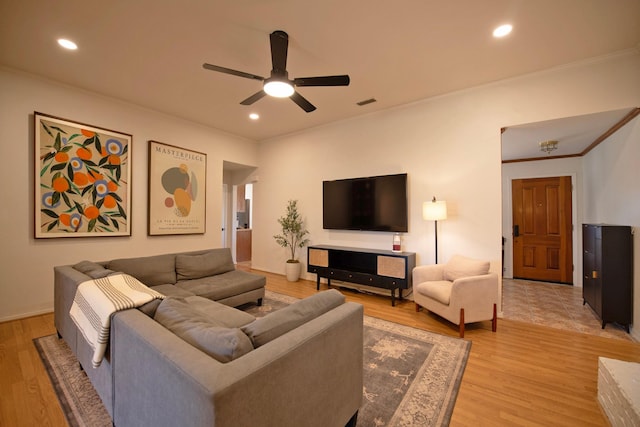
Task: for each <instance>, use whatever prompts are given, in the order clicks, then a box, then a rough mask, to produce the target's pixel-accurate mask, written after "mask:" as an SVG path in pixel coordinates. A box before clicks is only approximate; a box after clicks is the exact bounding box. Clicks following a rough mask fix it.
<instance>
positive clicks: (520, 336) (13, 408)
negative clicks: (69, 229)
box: [0, 273, 640, 427]
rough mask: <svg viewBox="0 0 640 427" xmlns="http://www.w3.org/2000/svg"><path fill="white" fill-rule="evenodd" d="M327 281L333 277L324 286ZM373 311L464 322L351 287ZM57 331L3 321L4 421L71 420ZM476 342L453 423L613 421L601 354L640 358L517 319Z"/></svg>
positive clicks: (278, 286) (303, 288) (438, 326)
mask: <svg viewBox="0 0 640 427" xmlns="http://www.w3.org/2000/svg"><path fill="white" fill-rule="evenodd" d="M263 274H265V275H266V276H267V289H269V290H272V291H275V292H279V293H283V294H287V295H291V296H294V297H298V298H303V297H305V296H308V295H311V294H313V293H315V292H316V290H315V282H309V281H299V282H296V283H289V282H287V281H286V279H285V278H284V277H283V276H279V275H274V274H269V273H263ZM322 289H326V285H325V286H323V287H322ZM343 293H344V294H345V295H346V296H347V299H348V300H350V301H355V302H358V303H361V304H363V305H364V307H365V314H367V315H369V316H375V317H380V318H383V319H386V320H390V321H393V322H397V323H402V324H405V325H409V326H413V327H416V328H421V329H426V330H429V331H432V332H436V333H441V334H446V335H450V336H457V327H456V326H455V325H453V324H450V323H448V322H446V321H445V320H442V319H440V318H438V317H437V316H435V315H432V314H429V313H425V312H424V311H421V312H418V313H417V312H416V311H415V308H414V304H413V303H412V302H410V301H406V300H405V301H402V302H399V303H397V304H396V307H391V304H390V298H388V297H383V296H376V295H365V294H360V293H356V292H352V291H348V290H344V292H343ZM52 333H55V328H54V326H53V315H52V314H46V315H42V316H37V317H31V318H27V319H22V320H15V321H11V322H5V323H0V402H1V403H0V426H64V425H66V422H65V419H64V416H63V414H62V411H61V409H60V406H59V404H58V401H57V399H56V396H55V394H54V392H53V389H52V387H51V384H50V382H49V378H48V377H47V374H46V372H45V371H44V368H43V366H42V363H41V362H40V359H39V357H38V354H37V352H36V350H35V347H34V346H33V343H32V339H33V338H35V337H40V336H44V335H48V334H52ZM465 338H466V339H468V340H471V341H472V342H473V344H472V346H471V353H470V356H469V361H468V364H467V368H466V370H465V373H464V377H463V380H462V385H461V387H460V391H459V394H458V399H457V402H456V407H455V410H454V412H453V418H452V420H451V426H454V427H455V426H473V427H478V426H556V425H557V426H606V425H608V422H607V420H606V418H605V416H604V415H603V413H602V411H601V409H600V406H599V405H598V402H597V399H596V393H597V371H598V356H605V357H610V358H615V359H620V360H628V361H634V362H640V344H638V343H633V342H626V341H622V340H618V339H610V338H603V337H597V336H591V335H586V334H582V333H577V332H569V331H562V330H559V329H552V328H548V327H545V326H540V325H533V324H529V323H524V322H520V321H515V320H502V319H500V320H499V321H498V331H497V332H496V333H492V332H491V325H490V322H482V323H478V324H473V325H469V326H468V327H467V331H466V334H465Z"/></svg>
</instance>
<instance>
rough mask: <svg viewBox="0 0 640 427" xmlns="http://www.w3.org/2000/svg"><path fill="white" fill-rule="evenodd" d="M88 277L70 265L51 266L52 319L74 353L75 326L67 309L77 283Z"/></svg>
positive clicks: (88, 278)
mask: <svg viewBox="0 0 640 427" xmlns="http://www.w3.org/2000/svg"><path fill="white" fill-rule="evenodd" d="M90 279H91V277H89V276H87V275H86V274H84V273H81V272H79V271H78V270H76V269H75V268H73V267H72V266H71V265H61V266H56V267H53V321H54V324H55V326H56V330H57V331H58V333H59V334H60V335H61V336H62V337H63V338H64V340H65V341H66V342H67V344H68V345H69V348H71V350H72V351H73V353H74V354H76V333H77V327H76V324H75V323H73V320H72V319H71V316H69V310H70V309H71V305H72V304H73V299H74V298H75V296H76V289H77V288H78V285H79V284H80V283H82V282H85V281H87V280H90Z"/></svg>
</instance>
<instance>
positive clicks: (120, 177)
mask: <svg viewBox="0 0 640 427" xmlns="http://www.w3.org/2000/svg"><path fill="white" fill-rule="evenodd" d="M132 142H133V136H132V135H130V134H127V133H123V132H118V131H114V130H110V129H106V128H101V127H97V126H93V125H89V124H86V123H81V122H76V121H72V120H67V119H63V118H60V117H55V116H51V115H48V114H44V113H40V112H37V111H36V112H34V145H35V147H34V154H35V155H34V175H35V180H34V222H35V224H34V237H35V238H36V239H49V238H76V237H113V236H131V188H132V187H131V165H132V163H131V144H132Z"/></svg>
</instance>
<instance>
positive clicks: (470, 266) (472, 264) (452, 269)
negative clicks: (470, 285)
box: [444, 255, 489, 282]
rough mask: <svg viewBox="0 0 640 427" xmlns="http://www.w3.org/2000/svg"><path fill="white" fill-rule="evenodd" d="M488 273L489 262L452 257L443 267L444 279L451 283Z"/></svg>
mask: <svg viewBox="0 0 640 427" xmlns="http://www.w3.org/2000/svg"><path fill="white" fill-rule="evenodd" d="M487 273H489V261H481V260H477V259H471V258H467V257H463V256H461V255H454V256H453V257H451V259H450V260H449V262H447V263H446V264H445V266H444V278H445V280H449V281H451V282H453V281H454V280H457V279H460V278H462V277H469V276H480V275H483V274H487Z"/></svg>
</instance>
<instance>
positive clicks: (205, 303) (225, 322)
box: [184, 296, 256, 328]
mask: <svg viewBox="0 0 640 427" xmlns="http://www.w3.org/2000/svg"><path fill="white" fill-rule="evenodd" d="M184 300H185V301H186V302H187V303H189V307H190V308H191V309H192V310H195V311H197V312H199V313H200V314H203V315H205V316H206V317H207V319H209V321H210V322H212V323H215V324H216V325H219V326H225V327H227V328H239V327H240V326H244V325H246V324H248V323H251V322H253V321H254V320H255V319H256V318H255V317H254V316H252V315H250V314H249V313H246V312H244V311H242V310H237V309H235V308H232V307H229V306H227V305H224V304H221V303H219V302H216V301H211V300H210V299H207V298H203V297H198V296H190V297H187V298H185V299H184Z"/></svg>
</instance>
